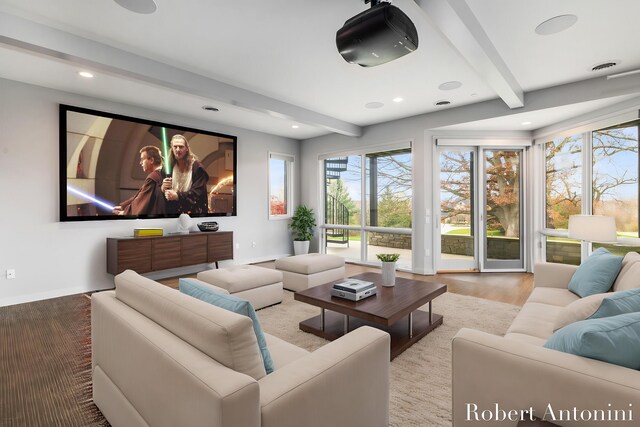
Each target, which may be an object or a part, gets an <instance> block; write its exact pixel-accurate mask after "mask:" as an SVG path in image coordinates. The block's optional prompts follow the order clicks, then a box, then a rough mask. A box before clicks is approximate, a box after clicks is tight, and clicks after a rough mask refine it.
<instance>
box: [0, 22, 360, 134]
mask: <svg viewBox="0 0 640 427" xmlns="http://www.w3.org/2000/svg"><path fill="white" fill-rule="evenodd" d="M0 43H2V44H5V45H7V46H11V47H14V48H19V49H22V50H26V51H28V52H32V53H34V54H37V55H44V56H48V57H52V58H54V59H57V60H61V61H65V62H68V63H72V64H78V65H82V66H85V67H90V68H91V69H93V70H96V71H101V72H105V73H108V74H110V75H112V76H116V77H120V78H123V79H127V80H133V81H140V82H145V83H149V84H153V85H157V86H160V87H163V88H170V89H174V90H177V91H179V92H183V93H187V94H191V95H195V96H198V97H204V98H209V99H212V100H215V101H217V102H221V103H225V104H230V105H233V106H235V107H240V108H245V109H247V110H252V111H258V112H261V113H264V114H268V115H271V116H274V117H278V118H282V119H288V120H293V121H296V122H299V123H304V124H307V125H311V126H316V127H319V128H322V129H326V130H329V131H331V132H336V133H340V134H343V135H347V136H361V135H362V128H361V127H360V126H357V125H355V124H353V123H348V122H345V121H342V120H339V119H336V118H334V117H330V116H327V115H324V114H320V113H317V112H315V111H311V110H308V109H306V108H302V107H299V106H296V105H293V104H289V103H286V102H283V101H280V100H277V99H275V98H270V97H268V96H265V95H261V94H259V93H255V92H251V91H248V90H246V89H242V88H239V87H237V86H232V85H230V84H227V83H223V82H220V81H218V80H214V79H212V78H209V77H206V76H203V75H200V74H196V73H192V72H190V71H187V70H184V69H181V68H177V67H173V66H171V65H168V64H165V63H162V62H158V61H154V60H152V59H148V58H145V57H142V56H139V55H135V54H133V53H130V52H127V51H124V50H121V49H117V48H115V47H112V46H109V45H106V44H103V43H99V42H96V41H93V40H90V39H86V38H83V37H79V36H76V35H73V34H70V33H67V32H65V31H61V30H58V29H54V28H51V27H48V26H45V25H42V24H39V23H36V22H33V21H30V20H27V19H23V18H20V17H17V16H14V15H10V14H6V13H2V12H0Z"/></svg>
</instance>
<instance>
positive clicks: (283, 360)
mask: <svg viewBox="0 0 640 427" xmlns="http://www.w3.org/2000/svg"><path fill="white" fill-rule="evenodd" d="M264 336H265V338H266V339H267V345H268V346H269V353H271V359H272V360H273V370H274V371H277V370H278V369H280V368H282V367H283V366H286V365H288V364H289V363H291V362H294V361H296V360H298V359H300V358H301V357H304V356H306V355H307V354H309V352H308V351H307V350H305V349H303V348H300V347H298V346H296V345H293V344H290V343H288V342H286V341H284V340H283V339H280V338H278V337H274V336H273V335H269V334H267V333H265V334H264Z"/></svg>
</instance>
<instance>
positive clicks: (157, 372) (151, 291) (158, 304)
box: [91, 271, 390, 427]
mask: <svg viewBox="0 0 640 427" xmlns="http://www.w3.org/2000/svg"><path fill="white" fill-rule="evenodd" d="M115 282H116V289H115V291H106V292H100V293H95V294H93V295H92V297H91V335H92V350H93V397H94V402H95V403H96V405H97V406H98V408H99V409H100V411H102V413H103V414H104V416H105V417H106V418H107V420H108V421H109V422H110V423H111V425H113V426H115V427H118V426H127V427H131V426H167V427H175V426H181V427H185V426H226V427H240V426H242V427H251V426H262V427H289V426H290V427H301V426H317V427H320V426H327V425H331V426H343V427H357V426H363V427H364V426H366V427H371V426H387V425H388V416H389V415H388V414H389V344H390V343H389V335H388V334H387V333H385V332H382V331H380V330H377V329H374V328H368V327H363V328H358V329H356V330H354V331H352V332H350V333H349V334H347V335H345V336H344V337H342V338H340V339H338V340H335V341H333V342H330V343H327V344H326V345H325V346H323V347H321V348H320V349H318V350H316V351H314V352H312V353H309V352H308V351H306V350H303V349H301V348H298V347H296V346H294V345H292V344H290V343H287V342H285V341H283V340H281V339H278V338H276V337H275V336H272V335H268V334H266V339H267V344H268V349H269V351H270V353H271V357H272V359H273V362H274V367H275V370H274V372H272V373H270V374H268V375H267V374H266V372H265V368H264V364H263V362H262V357H261V354H260V350H259V348H258V344H257V340H256V336H255V333H254V331H253V324H252V321H251V319H250V318H248V317H245V316H242V315H239V314H236V313H233V312H230V311H227V310H224V309H221V308H218V307H215V306H212V305H210V304H207V303H205V302H202V301H200V300H197V299H195V298H192V297H190V296H187V295H183V294H181V293H180V292H178V291H177V290H175V289H171V288H168V287H166V286H164V285H161V284H159V283H156V282H154V281H152V280H149V279H146V278H144V277H142V276H139V275H138V274H136V273H135V272H132V271H125V272H124V273H122V274H119V275H118V276H116V278H115Z"/></svg>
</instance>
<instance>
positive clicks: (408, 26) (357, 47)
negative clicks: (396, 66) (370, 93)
mask: <svg viewBox="0 0 640 427" xmlns="http://www.w3.org/2000/svg"><path fill="white" fill-rule="evenodd" d="M370 1H371V9H369V10H365V11H364V12H362V13H359V14H358V15H356V16H354V17H353V18H351V19H349V20H347V22H345V23H344V26H343V27H342V28H340V29H339V30H338V32H337V33H336V45H337V47H338V52H340V55H342V57H343V58H344V60H345V61H347V62H350V63H352V64H358V65H360V66H361V67H375V66H376V65H380V64H384V63H386V62H389V61H393V60H394V59H397V58H400V57H401V56H404V55H406V54H408V53H411V52H413V51H414V50H416V49H417V48H418V32H417V31H416V27H415V25H413V22H411V20H410V19H409V17H408V16H407V15H405V14H404V12H402V11H401V10H400V9H398V8H397V7H395V6H392V5H391V4H389V3H380V2H379V0H365V3H369V2H370Z"/></svg>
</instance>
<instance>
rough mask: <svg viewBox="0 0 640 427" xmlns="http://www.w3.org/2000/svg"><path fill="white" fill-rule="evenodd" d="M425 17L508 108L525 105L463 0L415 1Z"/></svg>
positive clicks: (521, 95)
mask: <svg viewBox="0 0 640 427" xmlns="http://www.w3.org/2000/svg"><path fill="white" fill-rule="evenodd" d="M415 1H416V3H417V4H418V6H420V8H421V9H422V10H423V11H424V12H425V14H426V15H427V19H429V21H431V23H432V25H433V26H434V27H435V28H436V29H437V30H438V31H439V32H440V33H441V34H442V35H443V36H444V38H445V40H448V41H449V43H451V45H452V47H453V48H454V49H455V50H457V51H458V52H459V53H460V55H461V56H462V57H463V58H464V59H465V60H466V61H467V63H468V64H469V65H470V66H471V68H473V69H474V70H475V72H476V73H477V74H478V75H479V76H480V78H482V80H483V81H484V82H485V83H487V85H488V86H489V87H491V88H492V89H493V90H494V91H495V92H496V93H497V94H498V96H500V98H502V100H503V101H504V102H505V104H507V106H508V107H509V108H520V107H523V106H524V93H523V91H522V88H521V87H520V84H519V83H518V82H517V81H516V79H515V77H514V76H513V74H511V71H510V70H509V68H508V67H507V65H506V64H505V63H504V61H503V60H502V57H500V54H499V53H498V51H497V50H496V48H495V46H493V43H491V40H489V37H488V36H487V34H486V33H485V32H484V30H483V28H482V25H480V22H478V19H477V18H476V17H475V15H474V14H473V12H472V11H471V8H469V5H468V4H467V2H466V0H415Z"/></svg>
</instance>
